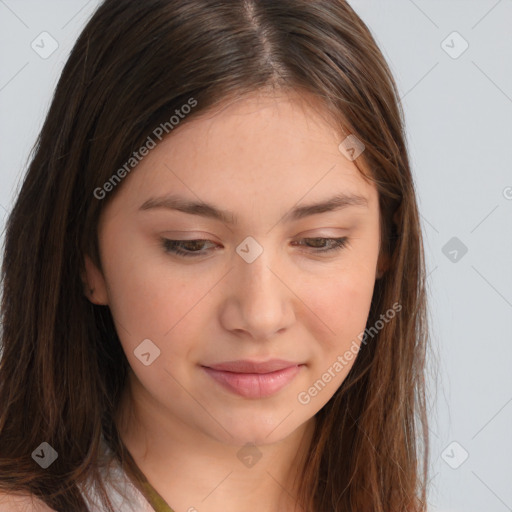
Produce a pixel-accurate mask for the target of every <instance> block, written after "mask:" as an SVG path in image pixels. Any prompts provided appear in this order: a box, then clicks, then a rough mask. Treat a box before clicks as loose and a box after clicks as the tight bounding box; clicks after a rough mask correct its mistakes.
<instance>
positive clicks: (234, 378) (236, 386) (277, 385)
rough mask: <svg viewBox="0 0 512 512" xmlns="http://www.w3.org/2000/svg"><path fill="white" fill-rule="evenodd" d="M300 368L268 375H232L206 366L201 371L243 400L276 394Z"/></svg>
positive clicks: (296, 367)
mask: <svg viewBox="0 0 512 512" xmlns="http://www.w3.org/2000/svg"><path fill="white" fill-rule="evenodd" d="M302 366H303V365H298V366H289V367H288V368H283V369H282V370H278V371H275V372H270V373H234V372H226V371H222V370H214V369H213V368H208V367H207V366H203V369H204V370H205V371H206V373H208V375H210V377H212V378H213V379H215V380H216V381H217V382H218V383H220V384H221V385H222V386H224V387H225V388H226V389H228V390H229V391H232V392H233V393H236V394H237V395H240V396H243V397H244V398H265V397H268V396H272V395H274V394H276V393H277V392H278V391H280V390H281V389H283V388H284V387H285V386H286V385H287V384H288V383H290V382H291V381H292V380H293V379H294V378H295V376H296V375H297V374H298V373H299V372H300V369H301V367H302Z"/></svg>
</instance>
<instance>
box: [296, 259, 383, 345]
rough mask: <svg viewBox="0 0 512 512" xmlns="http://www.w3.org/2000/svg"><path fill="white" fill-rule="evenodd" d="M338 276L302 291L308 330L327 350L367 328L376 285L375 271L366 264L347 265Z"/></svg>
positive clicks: (348, 341) (350, 339) (344, 343)
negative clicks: (308, 321)
mask: <svg viewBox="0 0 512 512" xmlns="http://www.w3.org/2000/svg"><path fill="white" fill-rule="evenodd" d="M337 275H338V277H337ZM337 275H336V273H334V274H333V275H331V277H330V278H329V279H325V280H323V282H322V283H318V282H317V283H315V286H305V287H304V288H303V289H302V291H301V292H300V296H301V297H305V299H304V304H305V306H304V308H305V309H304V311H303V314H304V315H305V318H306V317H307V318H309V319H310V322H311V323H310V325H309V329H310V331H311V332H315V337H317V339H319V340H323V343H322V349H323V350H328V351H330V350H336V351H338V350H340V349H341V348H343V347H345V346H346V345H347V346H348V345H350V343H351V341H352V340H353V339H357V336H358V334H360V333H361V332H363V331H364V329H365V327H366V321H367V319H368V314H369V311H370V306H371V300H372V296H373V290H374V286H375V275H374V271H373V272H369V271H368V267H366V266H362V265H361V266H355V265H351V266H350V267H349V266H347V268H345V269H343V270H342V271H341V272H339V273H338V274H337ZM319 284H320V286H319Z"/></svg>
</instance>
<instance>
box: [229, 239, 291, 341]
mask: <svg viewBox="0 0 512 512" xmlns="http://www.w3.org/2000/svg"><path fill="white" fill-rule="evenodd" d="M256 244H257V245H256ZM244 251H245V252H244ZM237 253H239V256H240V257H239V256H237V257H236V258H235V268H234V272H233V277H232V279H233V280H234V282H233V288H232V293H233V294H234V295H235V297H236V303H237V304H238V305H239V311H238V315H237V317H236V318H237V322H239V326H238V327H239V328H242V329H245V330H247V331H250V332H251V333H252V335H253V336H255V337H260V338H267V337H269V336H271V335H272V334H274V333H275V332H277V331H279V330H280V329H282V328H283V327H285V326H286V325H287V323H288V322H289V320H290V318H288V316H289V315H287V312H289V311H290V304H288V303H287V302H288V301H289V296H288V294H289V293H290V292H289V291H288V290H287V287H286V286H285V285H284V284H283V282H281V280H280V279H279V277H278V275H279V272H278V271H277V270H276V269H277V268H278V265H277V260H276V258H275V257H274V256H275V253H274V252H273V251H272V250H270V249H269V246H268V244H267V246H266V247H264V246H263V245H262V244H260V243H258V242H256V241H255V240H254V239H252V240H246V241H244V242H242V243H241V244H240V245H239V247H238V248H237Z"/></svg>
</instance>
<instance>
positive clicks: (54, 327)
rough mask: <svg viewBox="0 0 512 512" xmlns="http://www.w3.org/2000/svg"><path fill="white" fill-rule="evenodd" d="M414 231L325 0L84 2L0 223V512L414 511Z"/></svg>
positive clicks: (375, 98)
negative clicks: (87, 15)
mask: <svg viewBox="0 0 512 512" xmlns="http://www.w3.org/2000/svg"><path fill="white" fill-rule="evenodd" d="M418 217H419V216H418V209H417V204H416V199H415V190H414V184H413V180H412V177H411V171H410V167H409V161H408V156H407V148H406V142H405V135H404V127H403V114H402V112H401V110H400V108H399V102H398V95H397V90H396V85H395V83H394V81H393V78H392V76H391V73H390V71H389V69H388V66H387V65H386V62H385V60H384V58H383V56H382V54H381V52H380V51H379V49H378V48H377V45H376V43H375V41H374V39H373V38H372V36H371V34H370V32H369V30H368V28H367V27H366V26H365V24H364V23H363V22H362V21H361V19H360V18H359V17H358V16H357V15H356V14H355V12H354V11H353V10H352V9H351V7H350V6H349V5H348V4H347V3H346V2H344V1H341V0H313V1H311V0H310V1H305V0H304V1H303V0H293V1H291V0H282V1H279V2H275V1H273V0H272V1H271V0H247V1H242V0H240V1H230V2H219V1H215V2H210V1H206V0H148V1H145V2H133V1H129V0H106V1H104V2H103V3H102V4H101V5H100V6H99V8H98V10H97V11H96V13H95V14H94V16H93V17H92V18H91V20H90V21H89V23H88V24H87V26H86V27H85V29H84V30H83V32H82V34H81V35H80V37H79V39H78V41H77V43H76V45H75V47H74V48H73V51H72V52H71V55H70V57H69V60H68V62H67V63H66V65H65V68H64V70H63V72H62V76H61V78H60V80H59V83H58V85H57V89H56V92H55V96H54V99H53V102H52V105H51V107H50V110H49V112H48V115H47V118H46V121H45V124H44V126H43V129H42V131H41V134H40V137H39V139H38V142H37V147H36V149H35V153H34V156H33V160H32V162H31V164H30V167H29V169H28V172H27V175H26V177H25V180H24V183H23V186H22V188H21V191H20V193H19V195H18V197H17V200H16V202H15V205H14V208H13V210H12V212H11V214H10V217H9V219H8V224H7V231H6V242H5V252H4V260H3V269H2V271H3V274H2V277H3V302H2V321H3V332H2V339H1V343H2V359H1V367H0V403H2V410H1V413H0V414H1V416H0V490H1V492H2V496H3V498H2V501H0V502H2V503H4V505H3V507H4V508H3V509H2V508H1V505H0V510H18V509H27V510H30V509H32V510H56V511H66V512H68V511H73V512H79V511H87V510H98V511H100V510H101V511H103V510H132V511H141V510H174V511H175V512H185V511H187V512H193V511H198V512H218V511H228V512H230V511H237V510H243V509H245V510H247V509H249V510H258V511H261V512H277V511H280V512H282V511H285V512H291V511H299V510H300V511H306V512H347V511H356V510H357V511H373V512H402V511H403V512H405V511H408V512H420V511H424V510H426V478H427V462H428V436H427V422H426V414H425V391H424V385H425V384H424V359H425V349H426V344H427V339H428V336H427V325H426V320H425V319H426V303H425V285H424V279H425V270H424V260H423V247H422V239H421V232H420V224H419V218H418ZM27 505H28V508H27ZM23 507H25V508H23Z"/></svg>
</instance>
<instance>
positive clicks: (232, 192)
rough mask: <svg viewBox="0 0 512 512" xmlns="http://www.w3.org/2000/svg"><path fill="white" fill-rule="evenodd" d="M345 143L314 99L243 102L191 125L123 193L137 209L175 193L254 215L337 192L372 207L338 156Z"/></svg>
mask: <svg viewBox="0 0 512 512" xmlns="http://www.w3.org/2000/svg"><path fill="white" fill-rule="evenodd" d="M340 142H341V140H340V136H339V134H338V130H337V129H336V126H335V124H334V123H333V120H332V119H330V118H329V116H328V115H326V113H325V111H324V110H321V109H320V106H319V103H318V102H317V101H315V100H314V99H310V98H304V97H299V96H293V95H290V94H286V95H275V94H273V95H264V94H263V95H262V94H255V95H251V96H247V97H244V98H237V99H235V100H232V101H230V102H226V103H225V104H223V105H221V106H220V107H217V108H216V109H215V110H211V111H209V112H206V113H204V114H201V115H199V116H195V117H194V118H191V119H189V120H186V122H185V123H183V124H182V125H181V126H179V128H178V129H176V130H175V131H173V132H171V134H170V135H168V136H167V137H166V138H164V139H163V140H162V141H161V142H159V143H158V144H157V145H156V147H155V148H154V149H152V150H151V151H150V152H149V154H148V155H147V156H145V157H144V158H143V159H142V161H141V162H140V163H139V164H138V165H137V166H136V167H135V169H134V170H133V171H132V173H131V174H130V175H129V176H128V178H126V180H125V181H126V183H123V187H122V190H120V191H119V192H120V195H121V196H123V198H124V199H126V200H129V202H130V203H131V204H132V206H135V203H137V208H139V207H140V206H141V205H142V204H143V203H144V202H147V201H148V200H149V199H151V198H154V197H155V196H160V197H161V196H163V195H164V194H176V193H177V194H180V195H181V196H185V197H188V198H190V199H196V200H202V201H203V202H211V203H216V204H230V205H234V206H233V208H229V209H230V210H233V211H236V210H237V209H238V208H240V209H242V210H243V209H244V207H247V206H248V205H251V208H252V209H253V213H254V212H255V211H256V210H257V209H258V205H260V206H261V207H262V208H263V207H264V208H268V206H269V205H270V204H274V203H277V204H287V205H289V206H290V207H291V206H292V205H294V204H296V203H298V202H300V201H302V200H303V201H305V202H306V203H310V202H312V201H313V200H315V199H324V198H326V197H327V196H332V195H333V193H334V192H336V193H343V194H346V195H358V196H362V197H366V198H367V199H368V203H369V204H368V205H369V206H370V207H371V206H372V202H373V201H374V200H375V199H376V191H375V190H374V187H373V185H370V184H368V183H367V182H366V180H364V178H363V177H362V175H361V173H360V171H359V169H358V168H357V166H356V164H355V162H354V161H350V160H349V159H347V158H346V156H345V155H343V154H342V153H341V152H340V150H339V148H338V146H339V144H340ZM357 164H358V165H359V166H361V165H362V164H363V161H362V158H359V161H358V162H357ZM363 165H364V164H363ZM121 199H122V198H121ZM237 205H238V206H237ZM255 209H256V210H255ZM260 213H262V212H260Z"/></svg>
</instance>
